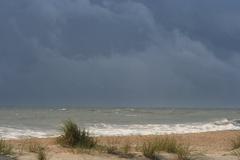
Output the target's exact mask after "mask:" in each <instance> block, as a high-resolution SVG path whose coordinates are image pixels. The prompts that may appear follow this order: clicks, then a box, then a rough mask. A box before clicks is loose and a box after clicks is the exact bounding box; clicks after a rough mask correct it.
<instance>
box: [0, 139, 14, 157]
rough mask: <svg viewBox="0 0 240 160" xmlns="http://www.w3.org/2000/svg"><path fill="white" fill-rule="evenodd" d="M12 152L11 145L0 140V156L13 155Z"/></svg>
mask: <svg viewBox="0 0 240 160" xmlns="http://www.w3.org/2000/svg"><path fill="white" fill-rule="evenodd" d="M12 150H13V147H12V145H10V144H7V143H6V141H5V140H3V139H0V155H11V154H12V153H13V151H12Z"/></svg>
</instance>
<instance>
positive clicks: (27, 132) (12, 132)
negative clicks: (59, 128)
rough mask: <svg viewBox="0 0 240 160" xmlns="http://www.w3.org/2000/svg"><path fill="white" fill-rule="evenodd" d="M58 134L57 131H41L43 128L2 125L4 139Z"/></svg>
mask: <svg viewBox="0 0 240 160" xmlns="http://www.w3.org/2000/svg"><path fill="white" fill-rule="evenodd" d="M56 135H57V132H56V131H50V130H48V131H41V130H33V129H27V128H25V129H18V128H10V127H0V138H4V139H19V138H29V137H36V138H47V137H55V136H56Z"/></svg>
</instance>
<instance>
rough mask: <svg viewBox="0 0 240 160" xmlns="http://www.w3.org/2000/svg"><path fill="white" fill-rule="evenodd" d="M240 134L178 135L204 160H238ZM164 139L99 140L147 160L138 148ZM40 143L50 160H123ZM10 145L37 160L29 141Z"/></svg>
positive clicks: (26, 157)
mask: <svg viewBox="0 0 240 160" xmlns="http://www.w3.org/2000/svg"><path fill="white" fill-rule="evenodd" d="M239 134H240V132H239V131H219V132H206V133H192V134H178V135H174V137H176V139H177V140H178V141H179V142H180V143H185V144H189V145H190V146H191V148H192V150H193V151H196V152H201V153H202V154H204V155H207V157H205V158H204V159H210V160H211V159H212V160H237V157H235V156H232V155H231V154H230V152H231V141H232V140H233V139H235V138H236V136H237V135H239ZM157 137H162V136H154V135H151V136H116V137H115V136H111V137H98V138H97V139H98V141H99V143H101V144H106V145H117V146H123V145H125V144H130V145H131V146H132V149H131V152H133V153H134V154H135V158H133V159H136V160H140V159H141V160H144V159H145V158H144V157H143V156H142V155H141V153H140V152H139V151H136V150H135V148H136V147H137V146H140V145H141V144H142V143H143V142H144V141H146V140H150V139H154V138H157ZM33 141H34V143H40V144H41V145H43V146H45V147H46V148H47V155H48V157H49V160H121V159H124V158H120V157H119V156H117V155H111V154H107V153H99V152H96V151H94V152H91V153H79V152H78V153H74V152H76V151H73V150H71V149H66V148H63V147H61V146H59V145H57V144H56V142H55V139H54V138H47V139H36V138H35V139H33V140H31V142H33ZM9 143H11V144H13V145H14V146H15V148H18V149H16V152H17V157H18V159H19V160H35V159H37V158H36V157H37V156H36V154H34V153H29V152H27V151H26V149H24V148H25V146H27V145H28V144H29V143H30V141H29V140H9Z"/></svg>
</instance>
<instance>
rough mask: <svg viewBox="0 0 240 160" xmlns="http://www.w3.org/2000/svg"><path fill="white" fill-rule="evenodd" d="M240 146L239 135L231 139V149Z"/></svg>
mask: <svg viewBox="0 0 240 160" xmlns="http://www.w3.org/2000/svg"><path fill="white" fill-rule="evenodd" d="M239 148H240V135H238V136H237V137H236V138H235V139H233V140H232V150H234V149H239Z"/></svg>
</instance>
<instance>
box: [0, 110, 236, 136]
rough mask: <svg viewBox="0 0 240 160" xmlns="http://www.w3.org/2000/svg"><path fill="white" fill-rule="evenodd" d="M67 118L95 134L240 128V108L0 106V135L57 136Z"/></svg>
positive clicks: (168, 132) (117, 134) (169, 132)
mask: <svg viewBox="0 0 240 160" xmlns="http://www.w3.org/2000/svg"><path fill="white" fill-rule="evenodd" d="M67 119H71V120H73V121H74V122H76V123H77V124H78V125H79V126H80V127H81V128H85V129H87V130H88V131H89V132H90V133H91V134H92V135H93V136H112V135H116V136H120V135H150V134H153V135H161V134H171V133H178V134H181V133H197V132H207V131H223V130H240V110H239V109H194V108H192V109H191V108H185V109H183V108H171V109H170V108H81V107H32V108H31V107H0V137H1V138H5V139H19V138H28V137H39V138H45V137H55V136H57V135H59V134H60V127H61V124H62V122H63V121H64V120H67Z"/></svg>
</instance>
